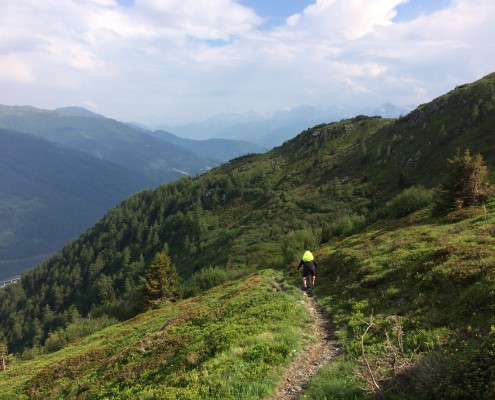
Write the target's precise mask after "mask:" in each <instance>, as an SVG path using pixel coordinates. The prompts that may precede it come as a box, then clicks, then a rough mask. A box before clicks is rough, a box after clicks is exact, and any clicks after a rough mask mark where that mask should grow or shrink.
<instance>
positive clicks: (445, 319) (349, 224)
mask: <svg viewBox="0 0 495 400" xmlns="http://www.w3.org/2000/svg"><path fill="white" fill-rule="evenodd" d="M494 86H495V74H491V75H489V76H487V77H485V78H483V79H481V80H480V81H477V82H475V83H473V84H469V85H463V86H461V87H457V88H456V89H454V90H453V91H451V92H450V93H447V94H446V95H444V96H441V97H439V98H438V99H435V100H434V101H432V102H431V103H428V104H425V105H422V106H420V107H419V108H418V109H416V110H414V111H413V112H412V113H410V114H409V115H407V116H405V117H403V118H400V119H398V120H391V119H382V118H378V117H365V116H358V117H355V118H353V119H349V120H344V121H341V122H338V123H332V124H323V125H319V126H316V127H314V128H312V129H308V130H306V131H304V132H302V133H301V134H300V135H298V136H297V137H296V138H294V139H292V140H290V141H288V142H286V143H285V144H284V145H282V146H280V147H278V148H275V149H273V150H272V151H270V152H268V153H266V154H262V155H249V156H244V157H240V158H238V159H235V160H232V161H231V162H229V163H227V164H225V165H222V166H220V167H218V168H215V169H213V170H212V171H209V172H208V173H206V174H204V175H201V176H199V177H195V178H184V179H181V180H179V181H176V182H173V183H170V184H166V185H162V186H160V187H159V188H157V189H156V190H154V191H151V190H149V191H145V192H142V193H139V194H137V195H135V196H132V197H130V198H129V199H127V200H126V201H124V202H122V203H121V204H120V205H119V206H118V207H115V208H113V209H112V210H111V211H110V212H109V213H108V214H107V215H106V216H105V217H104V218H102V219H101V220H100V221H99V222H98V223H97V224H95V225H94V226H93V227H91V228H90V229H88V230H87V231H86V232H85V233H84V234H83V235H81V236H80V237H79V238H78V239H77V240H74V241H72V242H71V243H69V244H68V245H67V246H66V247H65V248H64V249H62V250H61V251H60V252H58V253H57V255H56V256H54V257H53V258H52V259H50V260H49V261H47V262H46V263H43V264H42V265H40V266H39V267H38V268H36V269H35V270H34V271H30V272H28V273H26V274H24V275H23V277H22V279H21V281H20V283H17V284H12V285H10V286H8V287H7V288H5V289H3V290H1V291H0V329H1V335H2V337H3V339H4V340H5V341H7V343H8V345H9V347H10V348H11V349H12V351H19V352H20V351H23V350H24V349H26V348H29V347H32V346H39V345H42V344H43V343H44V342H45V339H46V338H47V337H48V336H49V334H50V332H52V333H54V332H57V333H56V334H57V335H61V334H62V332H63V331H64V329H65V328H64V327H67V326H70V324H71V323H72V322H74V321H78V320H80V319H81V318H88V316H90V317H91V318H92V319H94V318H103V317H105V318H111V317H114V318H121V319H124V318H127V317H129V316H132V315H134V314H135V313H136V312H138V310H139V309H138V307H137V306H138V304H139V295H140V284H141V281H140V280H141V278H142V277H143V276H144V274H145V271H146V270H147V268H148V266H149V265H150V263H151V261H152V260H153V258H154V256H155V255H156V253H157V252H160V251H163V250H165V251H167V252H168V253H169V254H170V255H171V257H172V259H173V261H174V263H175V265H176V266H177V269H178V271H179V273H180V274H181V275H182V276H183V277H184V278H187V277H189V276H191V275H193V276H194V274H195V273H199V272H198V271H202V270H204V269H205V268H206V267H217V268H212V269H216V270H218V269H222V270H225V271H230V272H231V271H242V270H252V268H257V269H263V268H266V267H274V268H283V269H286V268H287V267H288V266H289V265H291V264H292V262H293V261H294V257H295V256H296V255H298V254H299V252H300V251H301V250H302V249H304V248H308V247H309V248H311V249H316V254H317V256H318V257H320V258H321V259H322V268H321V274H322V276H321V282H322V283H325V284H324V285H322V286H320V289H319V290H320V291H319V292H318V291H317V296H321V300H320V301H321V304H323V305H324V306H325V307H327V308H328V309H329V310H330V311H331V312H332V313H333V315H334V316H335V322H336V323H337V324H338V325H339V333H338V335H339V338H340V340H341V342H342V344H343V346H344V349H345V351H346V354H347V355H348V356H349V357H351V359H352V360H358V359H359V356H360V348H361V345H360V342H361V339H363V343H364V347H365V349H366V350H367V351H368V354H369V359H370V360H371V366H372V367H373V369H374V371H375V376H376V379H378V381H379V383H380V384H379V387H380V390H388V392H389V393H391V394H393V393H401V396H405V397H399V398H463V397H462V393H463V392H462V390H463V389H464V390H467V389H469V391H470V393H472V394H473V396H471V398H489V397H487V396H488V394H489V393H492V394H493V390H494V388H493V382H494V379H493V378H495V377H494V376H493V365H495V360H494V354H495V353H494V351H493V348H494V347H493V346H494V338H493V326H495V321H494V319H493V310H494V309H495V308H494V307H495V298H493V293H495V281H494V279H495V277H494V270H493V262H492V257H491V254H492V253H493V250H495V248H494V239H493V224H494V223H495V222H494V221H495V220H494V215H493V213H494V207H493V199H492V198H491V197H486V198H485V199H484V204H483V206H482V207H480V206H473V207H470V208H463V207H462V206H463V204H462V202H461V203H459V202H457V199H456V202H453V203H452V204H453V205H455V207H457V208H458V209H457V210H454V209H449V208H447V206H445V204H446V203H444V206H445V208H444V209H439V207H440V206H441V205H442V203H441V202H437V203H436V204H433V201H432V198H434V197H435V196H434V193H433V191H432V190H431V189H432V188H434V187H437V185H439V184H441V183H445V184H446V186H444V189H445V188H446V187H448V186H447V185H448V184H449V179H450V177H451V174H452V171H451V169H449V168H451V167H452V165H456V164H455V163H457V164H459V163H461V164H462V163H464V162H465V164H466V165H467V166H470V165H471V161H472V158H471V156H470V153H471V154H473V155H475V154H478V153H481V156H482V157H480V158H482V160H483V161H484V162H485V163H486V165H487V166H488V170H489V171H491V175H490V179H491V180H492V181H493V170H494V166H495V152H494V150H495V149H494V148H493V145H494V141H493V133H494V132H493V127H494V126H495V95H494ZM466 149H469V151H470V153H469V152H465V150H466ZM463 155H464V156H463ZM448 160H450V162H449V161H448ZM476 160H478V161H479V158H476ZM478 161H476V162H478ZM477 165H481V164H480V163H479V162H478V164H477ZM480 168H481V167H480ZM481 170H482V169H478V170H477V171H481ZM480 175H483V174H480ZM463 179H464V178H463ZM456 190H457V189H456ZM439 193H442V191H439ZM487 193H488V192H487ZM455 207H454V208H455ZM433 209H435V212H436V214H434V213H433V214H432V210H433ZM319 246H321V247H319ZM319 279H320V278H319ZM317 290H318V289H317ZM459 299H464V301H465V302H466V304H463V303H462V302H461V301H460V300H459ZM367 326H368V329H366V328H367ZM490 327H491V328H490ZM364 332H366V334H365V335H364V336H366V337H363V338H362V337H361V335H363V333H364ZM385 332H389V334H388V335H387V334H385ZM391 332H394V333H391ZM406 334H407V336H406ZM406 337H407V339H405V338H406ZM52 339H53V336H52ZM403 339H405V340H403ZM462 346H467V350H461V351H460V349H462ZM473 349H474V350H473ZM164 351H166V350H164ZM259 354H261V355H262V354H264V353H263V351H260V353H259ZM456 354H457V355H456ZM394 357H395V358H394ZM429 357H431V358H429ZM389 361H390V363H389V364H386V363H387V362H389ZM351 363H352V362H351ZM394 363H395V364H394ZM394 365H395V366H396V367H397V368H395V369H394ZM399 367H400V368H399ZM471 367H473V368H474V370H473V368H471ZM355 368H356V370H359V368H360V367H359V365H358V363H357V362H356V364H355ZM372 372H373V371H372ZM435 373H438V375H437V376H438V377H440V378H441V381H442V382H443V384H442V385H437V384H436V383H435V382H433V381H432V380H431V379H430V380H425V379H423V378H422V376H424V375H427V376H430V375H432V376H433V375H434V374H435ZM366 374H367V371H366V369H364V370H362V374H361V376H362V377H363V378H366V376H367V375H366ZM422 374H423V375H422ZM422 379H423V380H422ZM423 381H424V386H421V384H422V382H423ZM490 382H491V383H490ZM437 383H438V382H437ZM467 383H470V384H472V386H471V387H470V388H467V386H466V385H467ZM408 384H411V385H413V386H412V387H414V388H415V389H414V390H413V391H410V392H409V393H408V391H407V390H406V389H407V388H408V387H409V388H410V387H411V386H408ZM375 390H377V389H376V387H375ZM377 394H379V393H377ZM414 396H416V397H414ZM421 396H423V397H421ZM449 396H450V397H449Z"/></svg>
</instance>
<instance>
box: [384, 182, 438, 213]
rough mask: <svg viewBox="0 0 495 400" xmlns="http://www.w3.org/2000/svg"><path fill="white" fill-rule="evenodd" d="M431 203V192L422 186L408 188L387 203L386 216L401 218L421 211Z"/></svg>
mask: <svg viewBox="0 0 495 400" xmlns="http://www.w3.org/2000/svg"><path fill="white" fill-rule="evenodd" d="M432 202H433V191H432V190H430V189H425V188H424V187H422V186H418V187H412V188H408V189H406V190H404V191H402V192H401V193H399V194H398V195H397V196H395V197H394V198H393V199H392V200H390V201H388V202H387V214H388V215H389V216H390V217H393V218H401V217H405V216H406V215H409V214H411V213H413V212H415V211H418V210H421V209H423V208H425V207H427V206H429V205H430V204H432Z"/></svg>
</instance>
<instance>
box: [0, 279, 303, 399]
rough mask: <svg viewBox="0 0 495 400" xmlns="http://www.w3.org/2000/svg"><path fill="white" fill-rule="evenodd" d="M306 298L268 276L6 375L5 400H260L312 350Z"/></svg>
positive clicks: (150, 315)
mask: <svg viewBox="0 0 495 400" xmlns="http://www.w3.org/2000/svg"><path fill="white" fill-rule="evenodd" d="M301 299H302V296H301V293H300V291H299V290H298V289H296V288H294V287H293V286H291V285H290V284H288V283H286V282H284V278H283V277H282V276H281V274H280V273H276V272H274V271H270V270H267V271H264V272H263V273H260V274H254V275H251V276H248V277H247V278H244V279H242V280H238V281H232V282H226V283H225V284H224V285H222V286H220V287H218V288H215V289H214V290H211V291H209V292H208V293H206V294H204V295H201V296H198V297H194V298H190V299H187V300H184V301H181V302H178V303H176V304H171V303H164V304H163V305H162V307H161V308H160V309H158V310H153V311H149V312H147V313H145V314H141V315H138V316H136V317H135V318H133V319H131V320H129V321H127V322H125V323H122V324H117V325H114V326H112V327H109V328H107V329H105V330H103V331H101V332H99V333H96V334H94V335H92V336H89V337H87V338H85V339H83V340H82V341H80V342H79V343H77V344H74V345H71V346H69V347H67V348H65V349H63V350H61V351H59V352H57V353H53V354H50V355H47V356H43V357H39V358H37V359H35V360H32V361H25V362H20V363H14V365H13V366H12V368H10V369H9V370H7V371H5V372H0V374H1V379H0V399H9V400H10V399H14V398H15V399H19V400H20V399H28V398H29V399H47V398H50V399H75V398H86V399H89V398H94V399H96V398H112V399H137V398H159V399H178V398H183V399H193V398H203V399H205V398H221V399H257V398H261V397H264V396H266V395H269V394H271V393H273V392H274V390H275V385H276V384H277V383H278V381H279V380H280V378H281V376H282V368H281V367H283V366H284V365H286V364H287V363H289V362H290V361H291V360H292V359H293V358H294V356H295V355H296V354H297V352H298V351H299V350H300V349H301V346H303V345H304V344H305V343H308V342H309V341H310V336H309V335H310V334H311V332H309V331H307V323H308V321H309V317H308V315H307V314H306V313H305V309H304V307H303V305H302V304H301V303H300V300H301Z"/></svg>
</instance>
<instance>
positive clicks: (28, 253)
mask: <svg viewBox="0 0 495 400" xmlns="http://www.w3.org/2000/svg"><path fill="white" fill-rule="evenodd" d="M152 186H153V181H152V180H151V179H149V178H146V177H145V176H144V175H140V174H138V173H136V172H133V171H130V170H125V169H124V168H122V167H120V166H118V165H117V164H114V163H111V162H108V161H105V160H100V159H96V158H93V157H90V156H88V155H87V154H85V153H82V152H78V151H75V150H71V149H69V148H65V147H62V146H60V145H56V144H53V143H51V142H48V141H46V140H43V139H41V138H39V137H36V136H34V135H28V134H24V133H19V132H14V131H8V130H4V129H0V205H1V206H0V279H2V278H8V277H10V276H14V275H17V274H19V273H20V272H21V271H24V270H25V269H26V268H28V267H34V266H35V265H36V264H35V262H36V259H37V257H42V258H47V256H48V254H50V253H53V252H55V251H56V250H58V249H60V248H61V247H62V246H63V245H65V244H66V243H67V242H68V241H69V240H70V239H73V238H75V237H77V236H78V235H80V234H81V232H82V231H83V230H84V229H86V228H88V227H89V226H91V225H92V224H94V223H95V222H96V221H97V220H98V218H101V217H102V216H103V215H104V214H105V213H106V212H107V211H108V210H109V209H110V208H111V207H113V206H115V205H116V204H118V203H119V202H120V201H122V199H124V198H126V197H127V196H129V195H131V194H133V193H136V192H137V191H139V190H142V189H144V188H149V187H152Z"/></svg>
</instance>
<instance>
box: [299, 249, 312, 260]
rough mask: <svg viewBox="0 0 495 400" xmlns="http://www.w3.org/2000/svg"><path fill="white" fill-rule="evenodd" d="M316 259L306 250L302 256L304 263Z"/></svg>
mask: <svg viewBox="0 0 495 400" xmlns="http://www.w3.org/2000/svg"><path fill="white" fill-rule="evenodd" d="M314 259H315V258H314V257H313V254H312V253H311V252H310V251H309V250H306V251H305V252H304V254H303V256H302V260H303V261H304V262H308V261H313V260H314Z"/></svg>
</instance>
